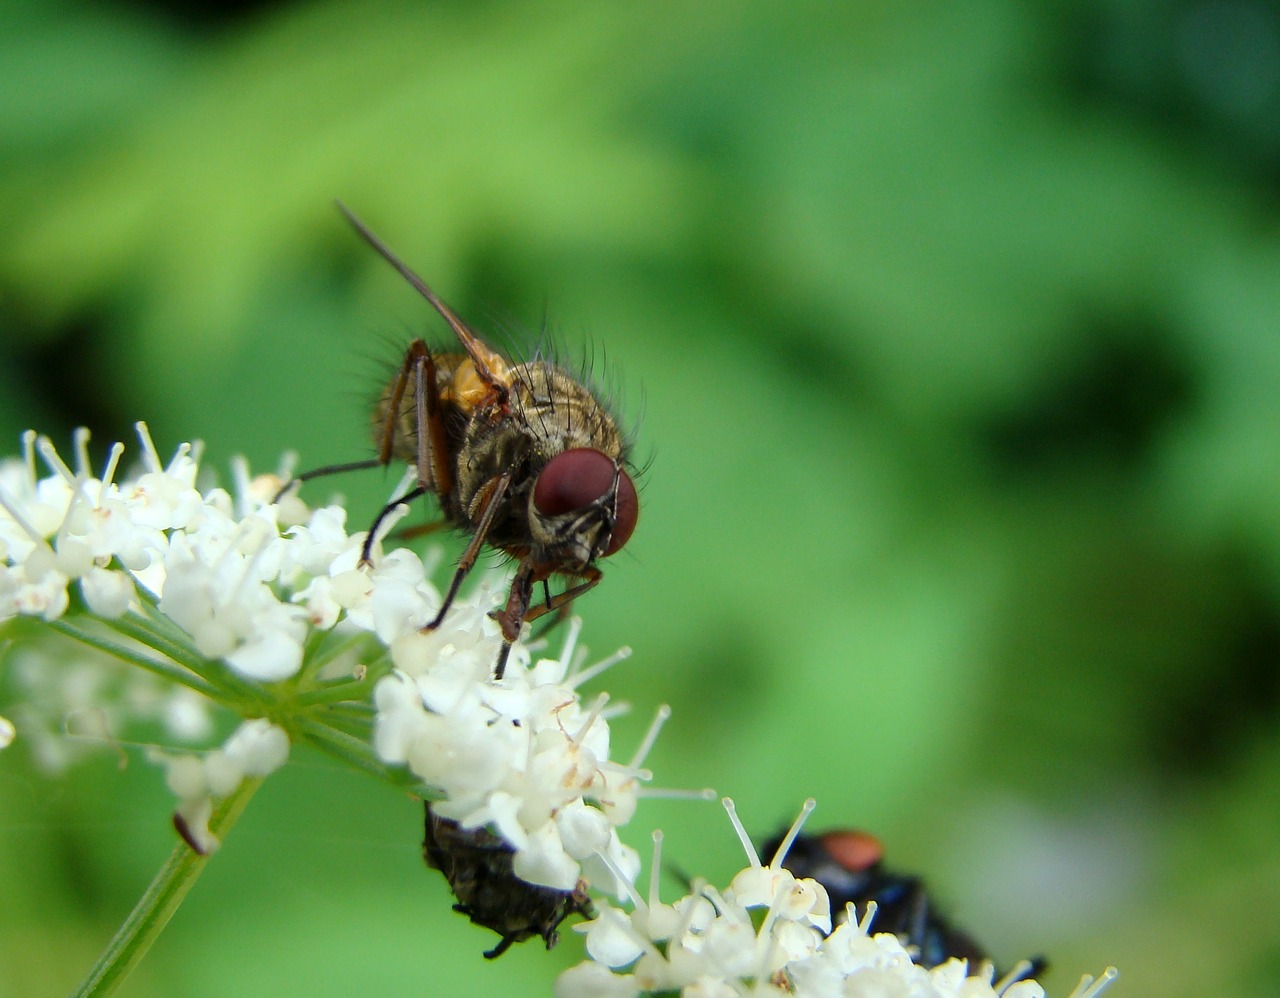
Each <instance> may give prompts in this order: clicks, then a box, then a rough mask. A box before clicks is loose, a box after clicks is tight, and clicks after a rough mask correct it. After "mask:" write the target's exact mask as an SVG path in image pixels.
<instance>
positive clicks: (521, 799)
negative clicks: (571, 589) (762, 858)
mask: <svg viewBox="0 0 1280 998" xmlns="http://www.w3.org/2000/svg"><path fill="white" fill-rule="evenodd" d="M484 619H485V618H484V617H483V614H482V613H481V612H480V610H479V609H478V608H475V607H468V608H466V609H464V610H454V611H453V612H452V613H451V614H450V616H449V617H448V618H446V620H445V623H444V625H443V626H442V627H441V629H440V630H438V631H434V632H431V633H427V634H423V633H420V632H418V631H413V632H410V633H408V634H405V635H403V636H401V637H400V638H398V639H397V640H395V641H393V642H392V645H391V655H392V659H393V661H394V662H395V664H396V667H397V671H396V672H394V673H393V674H392V675H390V676H387V677H386V678H385V679H383V680H382V681H381V682H379V684H378V687H377V689H376V691H375V694H374V697H375V703H376V706H377V709H378V718H377V727H376V730H375V737H374V746H375V748H376V750H377V752H378V754H379V756H380V757H381V758H382V759H383V760H384V761H386V762H391V763H405V764H407V765H408V766H409V768H410V769H411V770H412V771H413V772H414V773H416V774H417V775H418V776H420V777H421V778H422V779H423V781H425V782H426V783H429V784H431V785H432V786H435V787H439V788H440V789H441V790H442V791H443V792H444V794H445V799H444V800H443V801H441V802H439V803H436V804H433V805H432V809H433V810H434V811H435V813H436V814H438V815H440V816H441V817H445V818H451V819H453V820H454V821H457V822H458V823H459V824H461V825H462V826H463V827H464V828H476V827H479V826H482V825H490V826H492V827H494V828H496V829H497V830H498V832H499V833H500V834H501V835H502V837H503V838H505V839H506V840H507V841H508V842H509V843H510V844H511V845H512V846H514V847H515V857H514V860H513V864H514V865H513V868H514V870H515V873H516V875H517V876H519V877H520V878H521V879H523V880H526V881H529V882H530V883H534V884H541V885H544V886H547V887H553V888H555V889H557V890H564V891H572V890H573V889H574V887H575V885H576V884H577V882H578V879H579V877H580V876H582V875H583V874H584V873H585V875H586V877H587V879H588V880H590V882H591V883H592V884H594V885H595V886H597V887H600V888H603V889H606V890H610V891H612V892H613V893H617V892H618V891H619V890H621V885H620V884H618V883H617V882H615V878H614V875H613V872H612V871H613V869H620V870H622V871H624V872H625V874H626V876H628V877H629V876H634V875H635V873H636V871H637V870H638V869H639V859H638V857H637V856H636V853H635V851H634V850H633V849H630V848H628V847H626V846H624V845H622V844H621V843H620V842H619V840H618V834H617V830H616V828H617V826H618V825H622V824H624V823H626V822H627V821H628V820H629V819H630V818H631V815H632V814H633V812H634V811H635V806H636V796H637V791H638V783H639V781H640V780H642V779H646V778H647V777H648V773H647V772H646V771H645V770H643V769H641V766H642V764H643V762H644V755H645V754H646V753H647V751H648V749H649V747H650V746H651V745H652V744H653V740H654V738H655V737H656V735H657V732H658V729H659V727H660V726H661V724H662V722H663V721H664V720H665V719H666V716H667V711H666V709H665V708H663V709H662V710H660V711H659V713H658V716H657V718H656V719H655V720H654V723H653V725H652V727H651V728H650V732H649V735H648V737H646V738H645V740H644V743H643V745H642V746H641V748H640V750H639V751H638V752H637V753H636V755H635V757H634V758H633V759H632V760H631V762H630V763H628V764H627V765H621V764H619V763H616V762H611V761H610V760H609V725H608V722H607V720H606V719H605V711H604V706H605V701H606V698H605V697H603V696H601V697H600V698H597V700H596V701H595V702H594V703H593V704H591V705H590V706H585V705H584V704H583V703H582V702H581V700H580V699H579V696H578V692H577V687H579V686H580V685H581V684H582V683H583V682H584V681H585V680H586V679H588V678H591V677H593V676H595V675H598V674H599V672H600V671H601V670H602V669H603V668H606V667H607V666H609V665H611V664H612V663H613V662H616V661H617V660H619V659H620V658H622V657H624V656H625V654H626V650H625V649H624V650H623V651H622V652H620V653H619V654H618V655H615V656H614V657H613V658H612V659H609V660H606V661H605V662H602V663H599V664H598V665H595V666H592V667H591V668H589V669H586V670H583V671H581V672H578V673H576V674H575V673H574V672H573V664H574V648H575V645H576V640H577V635H578V628H579V622H578V621H576V620H575V621H573V622H572V623H571V625H570V631H569V636H568V638H567V640H566V642H565V647H564V650H563V652H562V653H561V655H560V657H559V658H543V659H539V660H538V661H537V662H535V663H532V664H529V657H528V652H527V650H525V649H523V648H520V647H517V648H516V649H514V650H513V652H512V655H511V659H510V660H509V661H508V663H507V668H506V673H505V675H504V677H503V679H502V681H501V682H500V683H492V682H490V681H489V679H488V676H489V673H490V671H491V670H492V668H493V663H494V660H495V658H496V656H497V653H498V649H499V639H498V638H497V636H496V634H494V633H493V632H492V630H491V629H489V628H481V627H480V626H478V625H479V624H480V623H481V622H482V621H483V620H484ZM602 857H603V858H602ZM610 864H611V865H610Z"/></svg>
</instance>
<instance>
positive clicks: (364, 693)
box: [293, 679, 373, 709]
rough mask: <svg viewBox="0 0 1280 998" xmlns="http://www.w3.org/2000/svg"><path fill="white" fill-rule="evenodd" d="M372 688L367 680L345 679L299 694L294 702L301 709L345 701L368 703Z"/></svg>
mask: <svg viewBox="0 0 1280 998" xmlns="http://www.w3.org/2000/svg"><path fill="white" fill-rule="evenodd" d="M372 688H373V686H372V684H371V683H370V682H369V680H367V679H344V680H340V681H339V682H336V683H326V684H325V685H323V686H320V687H317V688H316V689H314V690H307V691H306V692H305V693H299V694H297V695H295V696H294V698H293V702H294V703H295V704H296V705H297V706H299V707H311V706H314V705H316V704H322V703H341V702H342V701H344V700H357V701H367V700H368V699H369V691H370V690H371V689H372ZM366 709H367V708H366Z"/></svg>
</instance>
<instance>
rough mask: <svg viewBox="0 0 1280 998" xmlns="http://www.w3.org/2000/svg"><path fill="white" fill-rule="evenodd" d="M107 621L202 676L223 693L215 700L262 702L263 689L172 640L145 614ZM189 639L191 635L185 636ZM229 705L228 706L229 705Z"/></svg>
mask: <svg viewBox="0 0 1280 998" xmlns="http://www.w3.org/2000/svg"><path fill="white" fill-rule="evenodd" d="M106 623H108V624H109V625H110V626H111V627H112V628H113V629H114V630H116V631H118V632H119V633H121V634H123V635H125V636H126V637H130V638H133V639H134V640H135V641H138V642H140V643H141V644H144V645H146V646H147V647H149V648H153V649H155V650H156V651H158V652H160V654H162V655H167V656H168V657H169V658H171V659H173V660H174V661H175V662H177V663H179V664H181V665H184V666H186V667H187V668H188V669H190V670H191V671H192V672H194V673H196V674H197V675H200V676H203V677H204V678H205V679H206V680H208V682H210V683H211V684H213V685H214V686H215V687H217V688H218V689H221V690H222V691H223V692H222V693H221V694H214V699H215V700H218V701H219V702H222V703H226V702H227V697H228V695H230V696H232V697H236V698H239V699H241V700H244V701H246V702H247V703H251V704H260V703H262V702H263V696H262V690H261V688H259V687H258V686H257V685H255V684H254V683H252V682H250V681H249V680H247V679H243V678H241V677H240V676H237V675H236V674H235V673H234V672H232V671H231V669H229V668H228V667H227V666H226V665H225V664H224V663H222V662H219V661H216V660H214V659H208V658H204V657H203V656H202V655H199V654H198V653H196V652H194V651H193V650H192V648H191V646H190V644H189V643H183V642H182V641H178V640H174V639H172V638H169V637H167V636H166V635H164V634H162V633H160V632H159V631H158V629H157V628H155V627H152V626H149V625H148V621H147V619H146V618H144V617H140V616H138V615H136V614H125V615H124V616H123V617H118V618H116V619H115V620H109V621H107V622H106ZM185 640H186V641H187V642H190V640H191V639H190V638H186V639H185ZM229 706H230V705H229Z"/></svg>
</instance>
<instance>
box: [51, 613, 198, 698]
mask: <svg viewBox="0 0 1280 998" xmlns="http://www.w3.org/2000/svg"><path fill="white" fill-rule="evenodd" d="M48 626H49V627H50V628H52V629H53V630H55V631H57V632H58V633H59V634H65V635H66V636H67V637H69V638H73V639H75V640H76V641H79V642H80V643H81V644H86V645H88V646H89V647H90V648H96V649H98V651H101V652H106V653H107V654H108V655H111V656H112V657H114V658H118V659H121V660H123V661H125V662H128V663H129V664H130V665H136V666H138V667H139V668H140V669H146V670H147V671H148V672H154V673H155V674H156V675H157V676H160V677H162V678H164V679H168V680H169V681H170V682H174V683H178V684H180V685H182V686H186V687H188V688H190V689H193V690H195V691H196V692H197V693H203V694H204V695H205V696H207V697H209V698H211V699H213V700H221V699H222V696H221V694H220V693H219V691H218V689H217V688H216V687H215V686H212V685H211V684H210V683H208V682H206V681H205V680H204V679H203V678H201V677H200V676H197V675H194V674H192V673H191V672H190V671H188V670H187V669H184V668H183V667H182V666H180V665H175V664H174V663H173V662H167V661H165V660H164V659H159V658H152V657H151V656H150V655H142V654H140V653H139V652H138V651H137V649H135V648H131V647H130V646H129V645H125V644H121V643H120V642H118V641H113V640H111V638H108V637H104V636H103V635H101V634H93V633H90V632H89V631H86V630H82V629H81V628H79V627H76V626H75V625H73V624H69V623H67V622H66V620H51V621H49V622H48Z"/></svg>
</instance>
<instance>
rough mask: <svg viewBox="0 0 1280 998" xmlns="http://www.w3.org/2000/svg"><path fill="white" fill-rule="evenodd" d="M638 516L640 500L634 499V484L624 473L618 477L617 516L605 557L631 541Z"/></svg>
mask: <svg viewBox="0 0 1280 998" xmlns="http://www.w3.org/2000/svg"><path fill="white" fill-rule="evenodd" d="M639 516H640V500H639V499H638V498H637V497H636V487H635V483H634V482H632V481H631V476H630V475H628V474H627V473H626V472H625V471H624V472H621V473H620V474H619V475H618V515H617V516H615V517H614V520H613V534H612V536H610V538H609V546H608V547H607V548H605V551H604V553H605V554H606V555H610V554H613V553H614V552H615V551H617V550H619V549H620V548H621V547H622V545H624V544H626V543H627V541H628V540H630V539H631V531H633V530H635V529H636V520H637V519H638V518H639Z"/></svg>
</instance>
